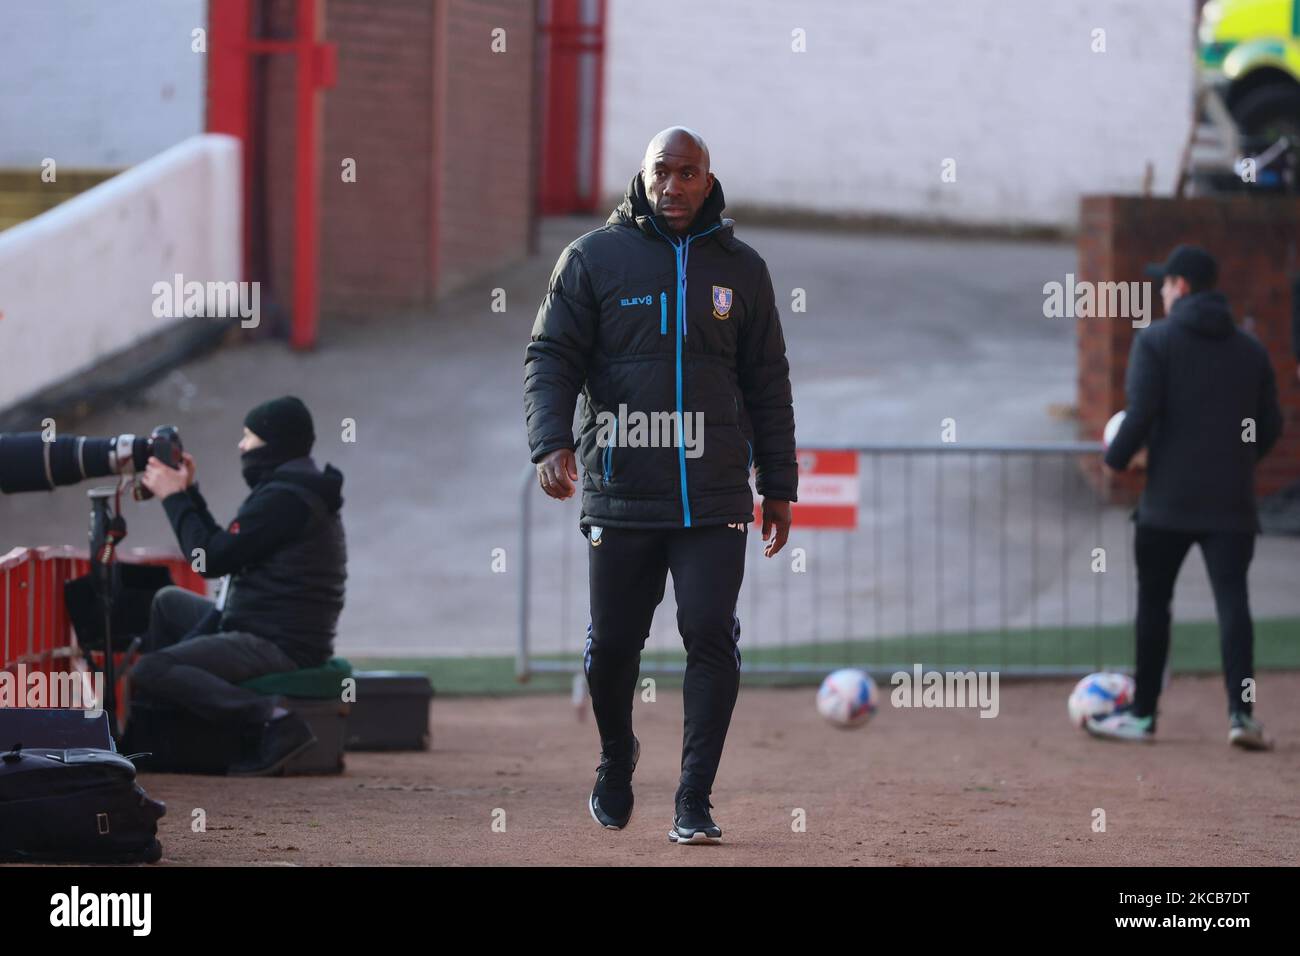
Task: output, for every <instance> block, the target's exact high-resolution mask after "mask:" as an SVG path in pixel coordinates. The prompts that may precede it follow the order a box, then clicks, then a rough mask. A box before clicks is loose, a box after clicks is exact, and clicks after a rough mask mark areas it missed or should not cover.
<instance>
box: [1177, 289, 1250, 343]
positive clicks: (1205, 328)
mask: <svg viewBox="0 0 1300 956" xmlns="http://www.w3.org/2000/svg"><path fill="white" fill-rule="evenodd" d="M1169 318H1170V319H1171V320H1172V321H1174V322H1177V323H1179V324H1180V325H1184V326H1186V327H1187V328H1189V329H1191V330H1192V331H1193V332H1195V333H1196V334H1197V335H1204V336H1207V337H1209V338H1213V339H1221V338H1226V337H1227V336H1229V335H1231V334H1232V333H1233V332H1234V331H1236V328H1237V325H1236V323H1235V322H1233V321H1232V310H1231V309H1230V308H1229V307H1228V298H1227V296H1225V295H1224V294H1223V293H1222V292H1215V291H1209V292H1192V293H1189V294H1188V295H1185V296H1183V297H1182V298H1181V299H1179V300H1178V301H1177V302H1175V303H1174V307H1173V309H1172V310H1171V312H1170V315H1169Z"/></svg>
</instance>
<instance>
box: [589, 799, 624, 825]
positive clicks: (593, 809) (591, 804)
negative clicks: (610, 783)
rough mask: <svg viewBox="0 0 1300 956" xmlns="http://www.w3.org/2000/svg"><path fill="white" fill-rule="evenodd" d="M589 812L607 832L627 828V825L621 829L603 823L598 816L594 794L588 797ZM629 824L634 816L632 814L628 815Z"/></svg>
mask: <svg viewBox="0 0 1300 956" xmlns="http://www.w3.org/2000/svg"><path fill="white" fill-rule="evenodd" d="M587 812H588V813H590V814H591V818H592V819H593V820H595V821H596V822H597V823H599V824H600V825H601V826H602V827H604V828H605V829H606V830H622V829H623V828H624V827H626V826H627V823H625V824H623V826H621V827H616V826H614V825H612V824H609V823H601V820H600V817H598V816H596V795H595V794H594V793H593V794H590V795H589V796H588V797H587ZM627 822H628V823H631V822H632V814H630V813H629V814H628V815H627Z"/></svg>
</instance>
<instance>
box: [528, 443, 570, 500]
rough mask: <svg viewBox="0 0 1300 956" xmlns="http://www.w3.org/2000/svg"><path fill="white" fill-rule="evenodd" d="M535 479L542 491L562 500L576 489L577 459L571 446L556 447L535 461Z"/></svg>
mask: <svg viewBox="0 0 1300 956" xmlns="http://www.w3.org/2000/svg"><path fill="white" fill-rule="evenodd" d="M537 480H538V482H540V483H541V486H542V491H544V492H546V493H547V494H548V495H550V496H551V497H552V498H557V499H559V500H561V501H563V500H564V499H565V498H572V497H573V493H574V491H576V490H577V485H576V482H577V480H578V461H577V459H576V458H574V456H573V449H572V448H557V449H556V450H555V451H553V452H551V453H550V454H549V455H547V456H546V457H545V458H543V459H542V460H541V461H539V462H538V463H537Z"/></svg>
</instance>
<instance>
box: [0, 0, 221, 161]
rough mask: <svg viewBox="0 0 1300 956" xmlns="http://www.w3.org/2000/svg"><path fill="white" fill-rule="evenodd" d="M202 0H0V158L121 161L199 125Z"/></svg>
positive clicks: (139, 157) (153, 150) (142, 155)
mask: <svg viewBox="0 0 1300 956" xmlns="http://www.w3.org/2000/svg"><path fill="white" fill-rule="evenodd" d="M207 10H208V6H207V2H206V0H6V2H4V3H3V4H0V166H17V167H34V166H38V165H39V164H40V163H41V161H42V160H43V159H45V158H46V157H51V158H53V159H54V160H55V161H56V162H58V164H59V165H60V166H63V167H67V168H76V167H82V168H86V167H93V168H104V167H108V168H120V167H126V166H131V165H133V164H135V163H138V162H142V161H143V160H145V159H148V158H149V157H150V156H153V155H155V154H157V153H160V152H162V151H163V150H165V149H167V148H168V147H170V146H173V145H175V144H176V143H179V142H180V141H182V140H184V139H186V138H187V137H189V136H193V135H194V134H196V133H200V132H202V131H203V90H204V78H205V76H206V72H207V57H206V56H205V55H204V54H201V53H194V52H192V51H191V49H190V43H191V37H190V32H191V31H192V30H194V29H195V28H196V27H202V28H204V29H206V28H207V25H208V14H207Z"/></svg>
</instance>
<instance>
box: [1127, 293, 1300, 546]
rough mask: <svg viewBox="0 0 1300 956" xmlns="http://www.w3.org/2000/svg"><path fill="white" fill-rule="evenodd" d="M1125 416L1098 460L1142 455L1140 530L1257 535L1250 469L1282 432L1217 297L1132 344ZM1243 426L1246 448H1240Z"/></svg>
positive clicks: (1269, 387) (1247, 343)
mask: <svg viewBox="0 0 1300 956" xmlns="http://www.w3.org/2000/svg"><path fill="white" fill-rule="evenodd" d="M1126 390H1127V392H1128V408H1127V410H1126V414H1125V416H1124V423H1123V425H1121V426H1120V429H1119V431H1118V432H1117V433H1116V435H1115V439H1114V440H1113V441H1112V442H1111V444H1110V448H1108V449H1107V451H1106V464H1108V465H1110V466H1111V467H1112V468H1115V469H1117V470H1122V469H1124V468H1125V467H1127V466H1128V463H1129V459H1130V458H1132V457H1133V455H1134V453H1135V452H1136V451H1137V450H1138V449H1139V448H1140V447H1141V446H1142V445H1143V444H1146V445H1147V448H1148V454H1147V459H1148V460H1147V483H1146V487H1145V488H1144V489H1143V491H1142V499H1141V501H1140V502H1139V503H1138V507H1137V511H1136V512H1135V518H1136V520H1137V522H1138V523H1139V524H1144V525H1151V526H1152V527H1156V528H1172V529H1176V530H1180V531H1244V532H1251V531H1258V530H1259V518H1258V516H1257V514H1256V508H1255V488H1254V477H1255V463H1256V462H1257V461H1258V460H1259V459H1260V458H1263V457H1264V456H1265V455H1266V454H1268V452H1269V449H1271V448H1272V447H1273V445H1274V444H1275V443H1276V442H1277V439H1278V436H1279V435H1280V434H1281V432H1282V410H1281V408H1280V407H1279V405H1278V400H1277V383H1276V379H1275V377H1274V375H1273V367H1272V365H1271V364H1270V362H1269V357H1268V352H1267V351H1265V349H1264V346H1263V345H1261V344H1260V342H1259V340H1258V339H1256V338H1255V337H1254V336H1252V335H1250V334H1248V333H1246V332H1243V331H1242V330H1241V329H1239V328H1237V326H1236V324H1235V323H1234V322H1233V321H1232V313H1231V312H1230V311H1229V309H1228V300H1227V299H1226V298H1225V297H1224V296H1223V294H1222V293H1220V292H1197V293H1193V294H1190V295H1185V296H1183V297H1182V298H1180V299H1179V300H1178V301H1177V302H1175V303H1174V307H1173V309H1172V310H1170V314H1169V317H1168V318H1167V319H1164V320H1161V321H1159V322H1153V323H1152V324H1151V327H1150V328H1148V329H1144V330H1143V331H1141V332H1139V333H1138V335H1137V337H1136V338H1135V339H1134V340H1133V349H1132V352H1131V353H1130V355H1129V364H1128V373H1127V382H1126ZM1245 419H1252V420H1253V421H1254V422H1255V435H1254V438H1255V440H1254V442H1253V443H1252V442H1248V441H1243V440H1242V434H1243V432H1245V431H1246V426H1244V425H1243V424H1242V423H1243V421H1244V420H1245Z"/></svg>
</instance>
